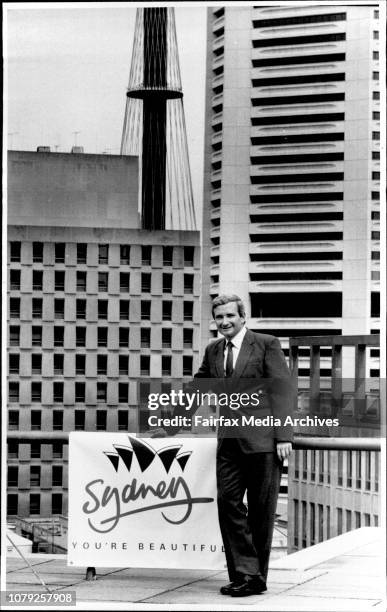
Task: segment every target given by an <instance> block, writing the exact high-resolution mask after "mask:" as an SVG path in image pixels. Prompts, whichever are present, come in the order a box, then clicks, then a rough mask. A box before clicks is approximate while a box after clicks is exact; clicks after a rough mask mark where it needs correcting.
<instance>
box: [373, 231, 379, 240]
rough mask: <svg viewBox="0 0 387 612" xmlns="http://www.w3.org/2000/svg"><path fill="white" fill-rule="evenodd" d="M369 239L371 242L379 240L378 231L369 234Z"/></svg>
mask: <svg viewBox="0 0 387 612" xmlns="http://www.w3.org/2000/svg"><path fill="white" fill-rule="evenodd" d="M371 239H372V240H380V232H379V231H373V232H371Z"/></svg>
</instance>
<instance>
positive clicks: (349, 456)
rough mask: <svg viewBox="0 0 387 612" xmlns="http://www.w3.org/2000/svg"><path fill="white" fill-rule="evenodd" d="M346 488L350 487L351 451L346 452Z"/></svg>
mask: <svg viewBox="0 0 387 612" xmlns="http://www.w3.org/2000/svg"><path fill="white" fill-rule="evenodd" d="M347 487H352V451H347Z"/></svg>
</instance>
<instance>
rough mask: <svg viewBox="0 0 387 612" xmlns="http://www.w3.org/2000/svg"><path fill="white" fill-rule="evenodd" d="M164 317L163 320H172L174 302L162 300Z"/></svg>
mask: <svg viewBox="0 0 387 612" xmlns="http://www.w3.org/2000/svg"><path fill="white" fill-rule="evenodd" d="M162 304H163V305H162V319H163V321H172V302H167V301H163V302H162Z"/></svg>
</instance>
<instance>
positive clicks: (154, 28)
mask: <svg viewBox="0 0 387 612" xmlns="http://www.w3.org/2000/svg"><path fill="white" fill-rule="evenodd" d="M126 95H127V101H126V109H125V119H124V126H123V132H122V141H121V154H122V155H139V157H140V165H141V180H140V184H141V187H140V190H141V194H140V209H141V223H142V228H143V229H148V230H158V229H196V222H195V211H194V205H193V196H192V184H191V174H190V168H189V160H188V147H187V137H186V131H185V120H184V108H183V93H182V88H181V79H180V68H179V58H178V50H177V41H176V29H175V16H174V9H173V8H165V7H154V8H138V9H137V14H136V25H135V34H134V43H133V53H132V63H131V69H130V76H129V85H128V90H127V94H126Z"/></svg>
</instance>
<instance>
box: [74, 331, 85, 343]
mask: <svg viewBox="0 0 387 612" xmlns="http://www.w3.org/2000/svg"><path fill="white" fill-rule="evenodd" d="M75 346H86V327H78V326H77V327H76V328H75Z"/></svg>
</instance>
